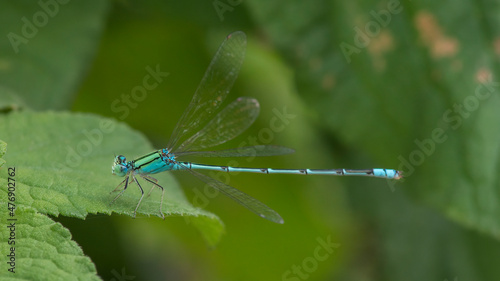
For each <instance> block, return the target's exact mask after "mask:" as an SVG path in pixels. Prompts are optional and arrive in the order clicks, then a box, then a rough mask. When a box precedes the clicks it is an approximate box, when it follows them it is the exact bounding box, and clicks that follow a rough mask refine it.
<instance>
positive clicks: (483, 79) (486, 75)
mask: <svg viewBox="0 0 500 281" xmlns="http://www.w3.org/2000/svg"><path fill="white" fill-rule="evenodd" d="M490 79H491V70H490V69H488V68H486V67H482V68H480V69H479V70H478V71H477V72H476V81H477V82H479V83H483V84H484V83H487V82H488V81H490Z"/></svg>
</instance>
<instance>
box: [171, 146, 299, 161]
mask: <svg viewBox="0 0 500 281" xmlns="http://www.w3.org/2000/svg"><path fill="white" fill-rule="evenodd" d="M294 152H295V150H293V149H291V148H288V147H284V146H278V145H256V146H244V147H239V148H230V149H223V150H215V151H187V152H180V153H176V154H175V156H176V157H177V159H180V158H182V157H184V156H196V157H251V156H256V157H260V156H276V155H284V154H291V153H294Z"/></svg>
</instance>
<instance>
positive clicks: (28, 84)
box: [0, 0, 108, 109]
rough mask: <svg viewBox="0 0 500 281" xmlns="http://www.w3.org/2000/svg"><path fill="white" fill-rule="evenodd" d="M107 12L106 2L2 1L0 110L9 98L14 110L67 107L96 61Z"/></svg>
mask: <svg viewBox="0 0 500 281" xmlns="http://www.w3.org/2000/svg"><path fill="white" fill-rule="evenodd" d="M61 2H67V3H65V4H60V3H61ZM107 7H108V1H27V0H24V1H13V2H12V1H4V2H3V3H2V9H0V33H1V34H3V35H4V36H5V37H4V40H0V53H1V54H2V57H1V58H0V85H1V90H0V109H2V107H4V106H5V104H4V103H5V102H7V100H6V97H7V98H8V97H9V96H12V94H14V95H15V96H17V97H16V104H15V107H22V106H24V105H28V106H30V107H31V108H33V109H49V108H50V109H63V108H68V107H69V106H70V104H71V101H72V96H73V94H74V92H75V90H76V88H77V86H78V83H79V82H80V79H81V77H82V73H83V72H84V71H85V70H86V69H87V68H88V67H89V63H90V62H91V61H92V60H91V59H92V57H93V56H94V52H95V50H96V46H97V43H98V39H99V37H100V33H101V31H102V29H103V26H104V23H105V16H106V12H107ZM27 79H29V80H27ZM9 93H10V94H9Z"/></svg>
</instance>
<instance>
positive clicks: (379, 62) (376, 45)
mask: <svg viewBox="0 0 500 281" xmlns="http://www.w3.org/2000/svg"><path fill="white" fill-rule="evenodd" d="M392 49H394V43H393V40H392V35H391V33H390V32H389V31H387V30H382V31H381V32H380V34H379V35H378V36H375V37H373V38H372V41H371V42H370V44H369V45H368V52H369V53H370V55H371V56H372V58H373V66H374V68H375V69H376V70H378V71H382V70H384V69H385V65H386V61H385V59H384V54H385V53H387V52H388V51H390V50H392Z"/></svg>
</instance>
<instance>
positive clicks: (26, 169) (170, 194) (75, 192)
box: [0, 112, 222, 243]
mask: <svg viewBox="0 0 500 281" xmlns="http://www.w3.org/2000/svg"><path fill="white" fill-rule="evenodd" d="M0 132H1V134H2V135H1V136H0V137H1V138H2V139H4V140H6V141H7V142H8V143H9V154H8V155H7V156H6V160H7V161H8V162H9V167H15V168H16V171H17V185H18V190H19V192H18V194H17V198H16V202H17V204H18V205H19V206H29V207H32V208H34V209H35V210H37V211H38V212H40V213H43V214H49V215H54V216H58V215H63V216H71V217H78V218H85V217H86V216H87V215H88V214H89V213H92V214H96V213H105V214H111V213H112V212H115V213H118V214H128V215H133V213H134V209H135V207H136V205H137V203H138V200H139V198H140V191H139V188H138V187H137V185H135V184H132V185H130V186H129V188H128V189H127V190H126V192H125V193H123V195H122V196H121V197H120V198H118V199H117V200H116V201H115V202H114V203H113V204H112V205H109V204H110V202H111V201H112V200H113V198H114V197H115V196H116V194H117V193H113V194H110V192H111V191H113V190H114V189H115V187H117V186H118V184H119V183H120V182H121V181H122V180H123V178H119V177H117V176H115V175H112V174H111V164H112V163H113V160H114V155H118V154H122V155H125V156H128V157H129V159H133V158H134V157H138V156H141V155H143V154H146V153H148V152H151V151H152V150H153V148H152V147H151V146H150V145H149V143H148V141H147V140H146V139H145V138H144V137H143V136H142V135H140V134H138V133H137V132H134V131H132V130H131V129H130V128H129V127H128V126H126V125H125V124H124V123H116V122H115V121H113V120H111V119H104V118H100V117H98V116H95V115H89V114H70V113H54V112H46V113H32V112H24V113H17V112H14V113H11V114H8V115H6V116H0ZM6 178H7V175H6V173H0V191H3V192H5V187H6V185H7V184H6ZM155 178H157V179H158V180H159V183H160V184H161V185H162V186H163V187H164V188H165V200H164V202H163V212H164V213H165V214H166V215H167V216H169V215H172V216H190V217H199V216H201V217H204V219H203V220H205V223H206V224H214V225H216V226H212V227H205V226H202V225H203V224H195V226H197V225H198V226H202V227H200V228H199V230H200V231H201V232H202V234H203V235H204V236H205V238H206V239H207V241H209V242H211V243H212V242H216V241H217V240H218V237H220V235H221V233H222V227H221V221H220V220H219V219H218V217H217V216H215V215H213V214H211V213H208V212H206V211H203V210H200V209H197V208H194V207H193V206H192V205H191V204H190V203H189V202H188V201H187V199H186V198H185V197H184V194H183V192H182V190H181V189H180V188H179V186H178V185H177V183H176V182H175V180H174V178H173V177H172V176H171V175H169V174H168V173H162V174H158V175H155ZM142 186H143V187H144V189H145V192H148V191H149V188H151V185H150V184H147V183H144V184H142ZM160 196H161V192H160V191H159V189H157V188H155V189H154V190H153V192H152V193H151V196H150V197H144V200H143V201H142V203H141V206H140V208H139V209H138V214H143V215H147V216H150V215H154V216H159V208H160Z"/></svg>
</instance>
